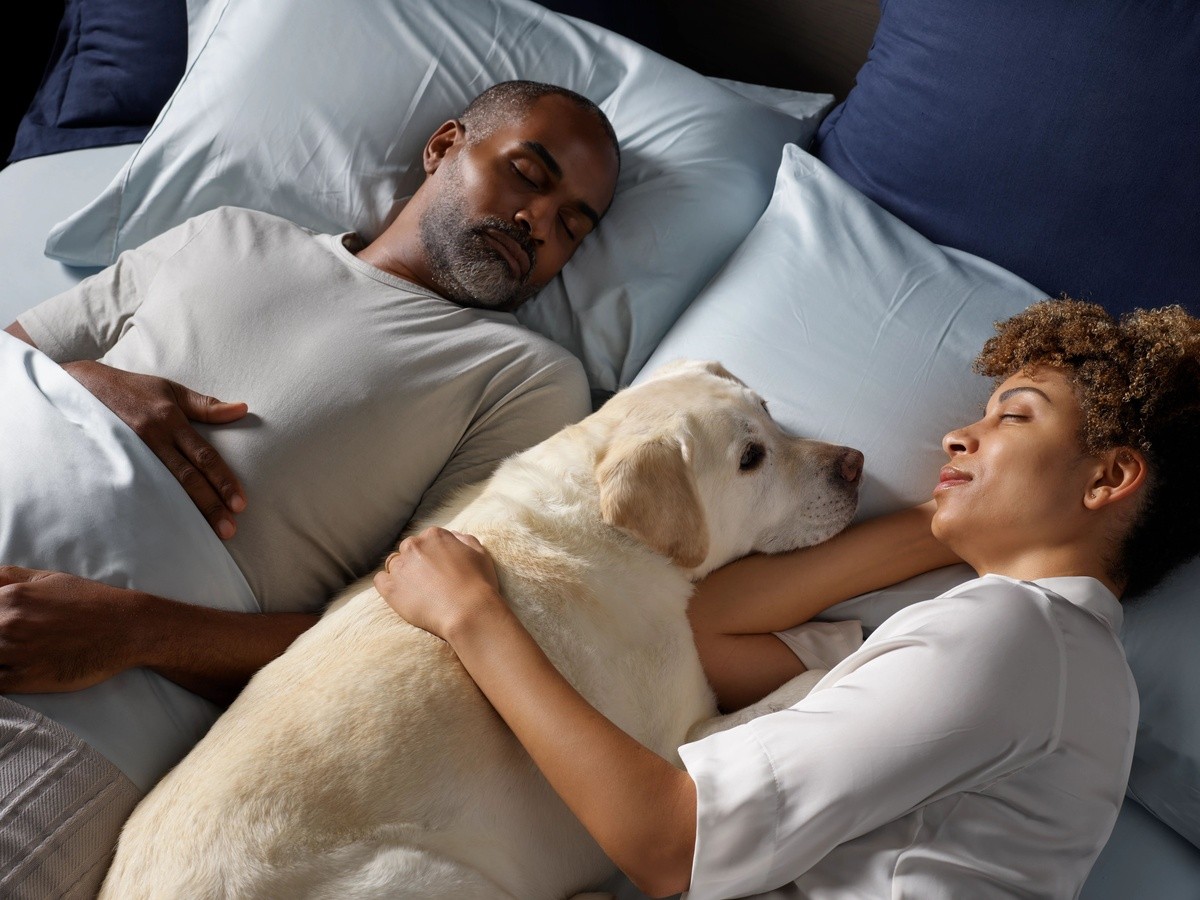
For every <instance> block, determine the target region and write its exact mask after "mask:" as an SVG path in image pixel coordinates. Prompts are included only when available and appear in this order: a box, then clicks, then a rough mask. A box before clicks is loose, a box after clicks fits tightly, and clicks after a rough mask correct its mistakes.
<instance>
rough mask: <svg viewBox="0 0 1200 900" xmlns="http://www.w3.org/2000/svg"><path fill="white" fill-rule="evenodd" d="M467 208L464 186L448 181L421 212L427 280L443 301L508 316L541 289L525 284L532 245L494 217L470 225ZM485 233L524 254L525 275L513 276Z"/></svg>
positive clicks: (532, 261)
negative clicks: (504, 239) (501, 237)
mask: <svg viewBox="0 0 1200 900" xmlns="http://www.w3.org/2000/svg"><path fill="white" fill-rule="evenodd" d="M447 165H450V166H451V167H452V168H451V169H450V171H449V172H446V173H445V174H447V175H450V176H454V175H455V174H456V171H455V170H456V169H457V165H458V160H457V159H454V160H451V161H450V162H449V163H448V164H447ZM466 206H467V204H466V197H465V196H464V194H463V190H462V182H461V181H460V180H458V179H457V178H453V177H452V178H451V179H448V180H447V185H446V187H444V188H443V189H442V191H441V193H439V194H438V196H437V199H435V200H434V201H433V203H432V205H431V206H430V207H429V208H428V209H426V210H425V212H423V213H422V214H421V219H420V232H421V243H422V244H423V245H424V248H425V255H426V258H427V260H428V262H429V275H430V278H431V280H432V281H433V283H434V287H436V288H437V290H438V293H440V294H441V295H442V296H443V297H445V298H446V299H447V300H453V301H454V302H455V303H459V304H461V305H463V306H474V307H479V308H482V309H497V310H502V311H505V312H511V311H512V310H514V309H516V308H517V307H518V306H520V305H521V304H522V303H523V302H525V301H526V300H527V299H529V298H530V297H531V296H532V295H533V294H534V293H535V292H536V291H537V290H538V288H539V287H541V285H535V284H531V283H530V280H529V276H530V274H531V273H532V272H533V267H534V265H535V263H536V262H537V256H536V250H535V248H534V246H533V241H531V240H530V239H529V235H528V234H527V233H526V232H525V231H524V230H523V229H521V228H519V227H517V226H516V225H514V224H513V223H512V222H506V221H504V220H503V219H500V218H498V217H495V216H486V217H484V218H481V219H476V220H474V221H473V222H472V221H470V220H469V219H468V217H467V212H466ZM487 231H496V232H500V233H502V234H505V235H507V236H508V237H510V238H512V239H513V240H514V241H516V242H517V244H519V245H520V246H521V247H522V248H523V249H524V250H525V252H526V253H527V254H528V255H529V269H528V270H527V271H526V272H525V275H524V276H522V277H520V278H515V277H513V274H512V270H511V269H510V268H509V265H508V260H507V259H506V258H505V257H504V255H503V254H502V253H500V251H499V250H497V249H496V248H495V247H494V246H492V244H491V243H490V242H489V241H488V240H487V238H485V237H484V234H485V233H486V232H487Z"/></svg>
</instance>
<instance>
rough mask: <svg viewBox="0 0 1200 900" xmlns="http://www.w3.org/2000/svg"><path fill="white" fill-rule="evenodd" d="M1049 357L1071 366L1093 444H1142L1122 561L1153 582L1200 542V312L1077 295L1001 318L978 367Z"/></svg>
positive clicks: (1089, 446)
mask: <svg viewBox="0 0 1200 900" xmlns="http://www.w3.org/2000/svg"><path fill="white" fill-rule="evenodd" d="M1039 366H1051V367H1054V368H1057V369H1062V370H1064V371H1066V373H1067V376H1068V378H1069V379H1070V381H1071V384H1072V386H1073V387H1074V390H1075V395H1076V397H1077V398H1078V400H1079V405H1080V408H1081V410H1082V413H1083V425H1082V427H1081V430H1080V435H1079V442H1080V445H1081V447H1082V448H1083V450H1084V451H1085V452H1087V453H1093V454H1094V453H1101V452H1103V451H1106V450H1111V449H1113V448H1117V447H1130V448H1133V449H1136V450H1138V451H1140V452H1141V453H1142V454H1143V455H1144V456H1145V458H1146V460H1147V463H1148V465H1149V472H1148V478H1147V480H1146V489H1145V490H1146V493H1145V496H1144V499H1143V501H1142V504H1141V506H1140V508H1139V512H1138V515H1137V517H1136V519H1135V520H1134V522H1133V523H1132V525H1131V527H1130V530H1129V532H1128V533H1127V535H1126V537H1125V540H1124V542H1123V544H1122V545H1121V547H1120V548H1119V549H1118V552H1117V555H1116V559H1115V561H1114V563H1113V565H1112V567H1111V568H1112V570H1113V572H1112V574H1113V575H1114V576H1115V577H1116V578H1117V579H1118V580H1120V581H1124V582H1125V586H1126V589H1127V591H1128V592H1130V593H1136V592H1138V591H1143V590H1145V589H1147V588H1149V587H1151V586H1152V585H1153V584H1155V583H1156V582H1157V581H1159V579H1161V578H1162V576H1163V575H1165V574H1166V573H1167V571H1168V570H1170V569H1171V568H1172V567H1173V566H1175V565H1177V564H1179V563H1181V562H1183V561H1185V560H1187V559H1189V558H1191V557H1192V556H1194V555H1196V553H1197V551H1198V550H1200V538H1198V535H1200V528H1197V521H1196V519H1197V510H1200V464H1198V460H1197V453H1198V451H1200V319H1197V318H1196V317H1194V316H1192V315H1189V314H1188V312H1187V311H1186V310H1184V309H1183V307H1181V306H1165V307H1161V308H1159V309H1138V310H1134V311H1132V312H1128V313H1125V314H1123V315H1121V316H1120V317H1115V316H1113V315H1112V314H1110V313H1109V312H1108V311H1107V310H1106V309H1104V307H1102V306H1100V305H1098V304H1095V303H1087V302H1084V301H1081V300H1074V299H1071V298H1069V297H1062V298H1059V299H1049V300H1042V301H1040V302H1038V303H1034V304H1033V305H1032V306H1030V307H1029V308H1028V309H1026V310H1025V311H1024V312H1021V313H1018V314H1017V315H1015V316H1013V317H1011V318H1009V319H1006V320H1004V321H1002V322H998V323H996V334H995V335H994V336H993V337H991V338H989V339H988V341H987V342H986V343H985V344H984V346H983V350H982V351H981V352H980V354H979V356H978V358H977V359H976V360H975V370H976V371H977V372H978V373H979V374H981V375H985V376H988V377H991V378H994V379H996V380H997V381H1002V380H1004V379H1005V378H1008V377H1010V376H1011V375H1013V374H1015V373H1017V372H1027V371H1030V370H1032V369H1035V368H1037V367H1039Z"/></svg>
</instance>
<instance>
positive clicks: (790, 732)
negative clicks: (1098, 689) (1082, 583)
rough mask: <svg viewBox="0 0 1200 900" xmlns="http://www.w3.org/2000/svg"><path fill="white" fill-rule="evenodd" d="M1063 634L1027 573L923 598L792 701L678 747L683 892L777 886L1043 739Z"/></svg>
mask: <svg viewBox="0 0 1200 900" xmlns="http://www.w3.org/2000/svg"><path fill="white" fill-rule="evenodd" d="M1014 591H1015V592H1016V594H1015V595H1014ZM1059 641H1060V636H1059V633H1058V630H1057V628H1056V627H1055V625H1054V624H1053V621H1052V619H1051V618H1050V616H1049V613H1048V611H1047V610H1046V608H1045V606H1044V605H1041V604H1039V602H1038V599H1037V598H1036V597H1034V596H1032V595H1029V596H1026V595H1024V593H1023V592H1022V589H1021V588H1020V587H1015V588H1014V586H1012V585H1004V586H996V585H987V586H982V587H980V588H978V589H974V590H973V592H972V593H968V594H959V595H957V596H955V597H952V598H938V599H936V600H930V601H926V602H924V603H920V604H918V605H916V606H914V607H911V608H910V609H908V610H905V611H903V612H901V613H897V614H896V615H895V616H893V617H892V618H891V619H889V620H888V621H887V622H885V623H884V624H883V625H882V626H881V627H880V628H879V629H877V630H876V631H875V633H874V634H872V636H871V638H870V639H869V640H868V641H867V642H866V643H865V644H864V645H863V646H862V648H860V649H859V650H858V651H857V652H856V653H854V654H853V655H852V656H851V657H849V658H848V659H846V660H845V661H843V662H842V663H840V664H839V665H838V666H837V667H835V668H834V669H833V670H832V671H831V672H830V673H829V675H827V676H826V678H825V679H824V680H823V681H822V682H821V683H819V684H818V685H817V686H816V687H815V688H814V690H813V691H812V692H811V693H810V694H809V695H808V696H807V697H805V698H804V699H803V700H802V701H800V702H799V703H797V704H796V705H795V706H793V707H791V708H790V709H786V710H782V711H780V712H777V713H772V714H769V715H766V716H762V717H761V718H758V719H755V720H753V721H751V722H748V723H746V724H744V725H741V726H739V727H736V728H733V729H730V730H729V731H725V732H720V733H717V734H714V735H711V736H709V737H707V738H704V739H703V740H700V741H697V742H695V743H692V744H686V745H684V746H683V747H682V748H681V749H680V755H681V756H682V758H683V761H684V764H685V765H686V767H687V770H688V772H689V773H690V774H691V776H692V778H693V780H694V781H695V783H696V789H697V797H698V810H697V836H696V852H695V860H694V864H693V869H692V882H691V885H692V886H691V889H690V891H689V892H688V893H687V894H686V896H687V898H688V900H707V898H714V897H741V896H746V895H750V894H755V893H760V892H764V891H768V890H772V889H774V888H777V887H779V886H780V885H783V884H786V883H788V882H791V881H794V880H795V879H796V878H798V877H799V876H800V875H802V874H803V873H804V872H805V871H807V870H808V869H809V868H811V867H812V866H813V865H814V864H816V863H817V862H818V861H820V860H821V859H822V858H823V857H824V856H825V855H826V854H827V853H829V852H830V851H831V850H832V849H833V848H834V847H836V846H838V845H839V844H842V843H844V842H846V841H850V840H853V839H854V838H857V837H860V836H861V835H864V834H867V833H868V832H870V831H872V830H874V829H875V828H878V827H880V826H882V825H884V824H886V823H888V822H891V821H894V820H895V819H898V818H900V817H902V816H905V815H907V814H908V813H910V812H912V811H913V810H915V809H917V808H919V807H921V806H923V805H925V804H927V803H930V802H934V801H936V800H938V799H941V798H943V797H945V796H948V795H949V794H952V793H956V792H960V791H970V790H981V789H984V788H986V787H987V786H988V785H989V784H992V783H994V782H995V781H997V780H999V779H1002V778H1004V777H1006V776H1007V775H1009V774H1011V773H1013V772H1015V771H1017V770H1018V769H1020V768H1021V767H1023V766H1025V765H1027V764H1028V763H1030V762H1032V761H1033V760H1035V759H1038V758H1041V757H1042V756H1044V755H1045V754H1046V753H1048V752H1050V751H1051V750H1052V749H1053V748H1054V746H1055V745H1056V744H1057V741H1058V737H1059V731H1060V728H1061V718H1062V686H1063V684H1064V682H1065V678H1064V674H1063V671H1062V666H1063V655H1062V653H1061V648H1060V644H1059Z"/></svg>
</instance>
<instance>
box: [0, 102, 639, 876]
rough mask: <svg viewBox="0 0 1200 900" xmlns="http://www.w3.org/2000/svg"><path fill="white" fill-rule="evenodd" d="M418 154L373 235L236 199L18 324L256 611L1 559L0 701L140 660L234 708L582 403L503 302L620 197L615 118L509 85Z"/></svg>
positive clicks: (571, 369)
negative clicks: (248, 687)
mask: <svg viewBox="0 0 1200 900" xmlns="http://www.w3.org/2000/svg"><path fill="white" fill-rule="evenodd" d="M423 163H424V168H425V172H426V179H425V181H424V182H423V183H422V185H421V187H420V189H419V190H418V191H417V192H416V193H415V194H414V195H413V197H412V198H411V199H410V200H409V201H408V203H407V204H406V205H405V206H404V207H403V208H402V209H401V210H400V212H399V213H398V215H397V216H396V218H395V219H394V220H393V221H392V222H391V223H390V224H389V225H388V226H387V228H386V229H385V230H384V232H383V233H382V234H381V235H380V236H379V237H378V238H376V239H375V240H373V241H371V242H370V243H366V244H365V245H364V244H363V242H361V241H360V240H359V239H358V238H357V237H356V236H355V235H353V234H346V235H315V234H312V233H311V232H309V231H307V230H305V229H302V228H299V227H297V226H296V225H294V224H293V223H290V222H287V221H284V220H282V219H279V218H277V217H274V216H269V215H266V214H263V213H258V212H255V211H251V210H244V209H236V208H222V209H218V210H214V211H212V212H209V213H206V214H203V215H200V216H197V217H195V218H193V219H191V220H189V221H188V222H185V223H184V224H183V225H181V226H179V227H177V228H174V229H172V230H170V231H168V232H167V233H165V234H163V235H161V236H159V237H157V238H155V239H153V240H151V241H149V242H147V243H146V244H145V245H143V246H142V247H139V248H137V249H135V250H131V251H129V252H127V253H125V254H123V255H122V257H121V258H119V259H118V260H117V262H116V263H115V264H114V265H113V266H111V267H109V268H108V269H106V270H104V271H103V272H101V273H99V274H97V275H95V276H93V277H92V278H90V279H87V280H86V281H84V282H82V283H81V284H80V285H79V286H78V287H77V288H75V289H72V290H71V291H69V292H67V293H65V294H62V295H60V296H58V297H55V298H52V299H50V300H48V301H46V302H45V303H43V304H41V305H39V306H37V307H35V308H33V309H32V310H29V311H28V312H27V313H25V314H23V315H22V316H20V317H19V318H18V321H17V322H15V323H13V324H12V325H10V326H9V327H8V328H7V329H6V330H7V331H8V332H9V333H10V334H12V335H14V336H15V337H17V338H20V339H22V340H24V341H26V342H28V343H30V344H32V345H34V346H36V347H38V348H40V349H41V350H43V351H45V352H46V353H47V354H48V355H50V356H51V357H52V358H53V359H54V360H56V361H58V362H60V363H63V364H64V367H65V368H66V369H67V370H68V371H69V372H70V374H71V375H73V376H74V377H75V378H76V379H77V380H78V381H80V382H81V383H82V384H83V385H84V386H85V387H87V388H88V390H90V391H91V392H92V393H93V394H95V395H96V397H98V398H99V399H101V400H102V401H103V402H104V403H105V404H106V405H107V406H108V407H109V408H110V409H111V410H112V411H113V412H115V413H116V414H117V415H118V416H119V417H120V418H121V419H123V420H124V421H125V422H127V423H128V424H129V425H130V426H131V427H133V428H134V430H135V431H136V432H137V433H138V434H139V436H141V437H142V438H143V440H144V441H145V442H146V444H147V445H148V446H149V447H150V448H151V449H152V450H154V452H155V453H156V454H157V455H158V457H159V458H160V459H161V460H162V462H163V463H164V464H165V465H166V466H167V467H168V469H169V470H170V471H171V472H172V473H173V474H174V475H175V476H176V477H177V478H178V480H179V481H180V483H181V484H182V485H183V487H184V488H185V490H186V491H187V493H188V495H189V496H190V497H191V498H192V500H193V501H194V502H195V503H196V505H197V507H199V509H200V510H201V511H202V512H203V513H204V515H205V517H206V518H207V520H208V521H209V523H210V524H211V525H212V527H213V529H214V530H215V531H216V533H217V534H218V535H219V536H220V537H221V538H222V539H224V540H225V541H226V542H227V546H228V549H229V552H230V554H231V555H232V556H233V558H234V560H235V561H236V563H237V565H238V568H239V569H240V570H241V572H242V574H243V575H244V576H245V578H246V581H247V583H248V584H249V586H250V588H251V589H252V590H253V593H254V595H255V597H256V598H257V600H258V602H259V604H260V606H261V609H262V611H263V614H261V615H259V614H254V615H248V614H245V613H234V612H226V611H222V610H214V609H206V608H200V607H194V606H188V605H185V604H181V603H177V602H175V601H172V600H170V599H169V598H163V597H155V596H149V595H146V594H142V593H137V592H134V591H127V590H122V589H118V588H113V587H109V586H107V585H103V584H100V583H97V582H91V581H87V580H85V579H81V578H78V577H75V576H72V575H69V574H66V573H48V572H42V571H37V570H32V569H20V568H15V567H11V566H10V567H6V568H5V569H3V570H0V689H3V690H4V691H5V692H6V693H24V694H30V693H35V692H46V691H53V692H58V691H74V690H77V689H81V688H86V687H88V686H90V685H94V684H97V683H99V682H102V681H104V680H105V679H108V678H110V677H111V676H113V675H115V674H117V673H118V672H122V671H125V670H128V669H130V668H133V667H147V668H150V669H152V670H153V671H155V672H157V673H159V674H160V675H163V676H164V677H166V678H168V679H170V680H171V681H173V682H175V683H176V684H179V685H182V686H183V687H185V688H187V689H189V690H191V691H193V692H195V693H197V694H200V695H202V696H205V697H208V698H210V699H212V700H215V701H217V702H227V701H228V700H229V699H230V698H232V696H234V695H235V694H236V692H237V691H238V690H239V689H240V687H241V686H242V685H244V683H245V682H246V680H247V679H248V678H249V677H250V675H252V674H253V673H254V672H255V671H256V670H257V669H258V668H260V667H261V666H262V665H264V664H265V663H266V662H268V661H269V660H271V659H272V658H274V657H275V656H277V655H278V654H279V653H281V652H282V651H283V650H284V649H285V648H286V647H287V646H288V644H290V643H291V641H292V640H293V639H294V638H295V637H296V636H297V635H299V634H300V633H301V632H303V631H304V630H305V629H306V628H308V627H309V626H310V625H312V623H313V622H314V621H315V620H316V616H317V613H318V610H319V609H320V608H321V606H322V604H323V603H324V602H325V601H326V600H327V599H328V597H329V596H330V594H332V593H334V592H335V591H336V590H337V589H338V588H340V587H341V586H342V585H344V584H345V583H347V582H348V581H350V580H352V579H353V578H354V577H356V576H357V575H359V574H361V573H362V572H364V571H367V570H368V569H369V568H371V567H372V566H373V565H374V564H376V563H377V561H378V559H379V558H381V556H382V554H383V553H384V552H386V550H387V549H388V548H389V546H390V545H392V544H393V543H394V542H395V540H396V538H397V536H398V534H399V532H400V530H401V528H402V527H403V526H404V524H405V523H406V522H407V521H408V519H409V518H410V517H411V516H412V515H413V514H414V512H416V513H417V514H418V515H419V509H418V508H419V507H420V509H428V508H430V507H432V506H434V505H436V504H438V503H440V502H441V501H442V500H443V499H444V498H446V496H447V495H448V494H449V493H450V492H452V491H454V490H455V489H456V488H458V487H461V486H463V485H466V484H469V483H471V482H474V481H477V480H479V479H481V478H483V477H485V476H486V475H487V474H488V473H489V472H490V470H491V468H492V467H493V466H494V465H495V464H496V463H497V462H498V461H499V460H500V459H502V458H503V457H504V456H507V455H509V454H510V453H513V452H516V451H517V450H520V449H523V448H524V447H526V446H530V445H532V444H534V443H537V442H538V441H540V440H541V439H543V438H545V437H547V436H549V435H550V434H551V433H553V432H554V431H557V430H558V429H559V428H561V427H562V426H563V425H565V424H567V423H569V422H572V421H575V420H576V419H578V418H580V417H582V416H583V415H585V414H586V413H587V412H588V411H589V409H590V404H589V399H588V390H587V384H586V381H585V378H584V375H583V371H582V367H581V365H580V364H579V363H578V361H576V360H574V359H573V358H572V357H570V356H569V355H568V354H567V353H566V352H565V351H563V350H561V349H560V348H558V347H556V346H555V345H553V344H551V343H550V342H549V341H546V340H544V339H542V338H540V337H538V336H536V335H534V334H532V333H530V332H528V331H527V330H525V329H523V328H521V327H520V326H518V325H517V324H516V322H515V319H513V318H512V316H511V315H510V314H509V313H510V312H511V311H512V310H514V309H516V308H517V307H518V306H519V305H520V304H521V303H522V302H524V301H525V300H526V299H528V298H529V297H530V296H532V295H533V294H534V293H536V291H537V290H538V289H539V288H541V287H542V286H543V285H545V284H546V283H547V282H548V281H550V280H551V279H552V278H553V277H554V276H555V275H556V274H557V273H558V272H559V271H560V270H561V268H562V266H563V265H564V264H565V263H566V262H567V260H568V259H569V258H570V257H571V255H572V254H573V253H574V251H575V249H576V248H577V247H578V246H579V244H580V242H581V241H582V240H583V239H584V238H585V237H586V236H587V235H588V234H589V233H590V232H591V231H592V230H593V229H594V228H595V227H596V226H597V224H598V223H599V220H600V218H601V217H602V216H603V214H604V212H605V211H606V210H607V208H608V206H609V204H610V203H611V201H612V197H613V193H614V190H615V186H616V179H617V174H618V171H619V165H620V160H619V151H618V148H617V141H616V137H615V135H614V134H613V132H612V128H611V125H610V124H609V123H608V120H607V119H606V118H605V117H604V115H603V113H601V112H600V110H599V109H598V108H597V107H595V106H594V104H592V103H591V102H590V101H588V100H586V99H585V98H583V97H580V96H579V95H577V94H574V93H572V92H569V91H565V90H563V89H560V88H557V87H553V86H549V85H542V84H537V83H531V82H520V81H519V82H507V83H504V84H501V85H497V86H495V87H494V88H492V89H489V90H488V91H485V92H483V93H482V94H481V95H480V96H479V97H477V98H476V99H475V100H474V101H472V103H471V104H470V105H469V106H468V107H467V108H466V109H465V110H464V111H463V112H462V114H461V116H460V117H459V118H458V119H455V120H451V121H448V122H446V123H445V124H443V125H442V126H441V127H440V128H438V129H437V130H436V131H435V132H434V134H433V135H432V136H431V137H430V139H429V141H428V143H427V144H426V147H425V150H424V156H423ZM183 385H187V387H184V386H183ZM190 388H197V389H198V390H202V391H203V392H204V393H203V394H200V393H196V392H193V391H192V390H190ZM216 397H236V398H238V400H239V402H224V401H220V400H217V399H215V398H216ZM188 420H193V421H196V422H198V423H200V424H199V425H197V426H196V427H193V426H192V425H191V424H190V423H189V421H188ZM0 562H7V561H5V560H0ZM80 621H86V622H87V628H86V629H81V628H78V627H72V625H74V624H76V623H78V622H80ZM13 622H20V623H22V625H21V627H20V628H19V629H17V628H15V627H10V625H11V623H13ZM6 709H8V710H9V713H10V715H14V713H12V710H11V707H6ZM15 715H16V716H17V717H18V718H19V715H20V710H19V709H18V710H17V712H16V713H15ZM84 749H85V750H86V748H84ZM100 762H101V763H102V762H103V761H100ZM134 793H135V794H136V792H134ZM113 837H114V838H115V835H113ZM4 884H5V882H4V881H3V878H2V877H0V885H4Z"/></svg>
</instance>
